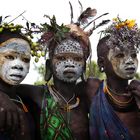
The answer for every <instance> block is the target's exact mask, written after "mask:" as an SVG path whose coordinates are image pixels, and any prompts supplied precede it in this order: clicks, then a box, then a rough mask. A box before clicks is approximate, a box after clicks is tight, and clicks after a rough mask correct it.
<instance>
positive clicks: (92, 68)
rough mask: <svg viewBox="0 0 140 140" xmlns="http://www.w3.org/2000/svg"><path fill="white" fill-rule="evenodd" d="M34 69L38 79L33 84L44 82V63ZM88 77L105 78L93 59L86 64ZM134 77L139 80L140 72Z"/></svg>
mask: <svg viewBox="0 0 140 140" xmlns="http://www.w3.org/2000/svg"><path fill="white" fill-rule="evenodd" d="M35 70H36V71H37V72H38V74H39V79H38V80H37V81H36V82H35V83H34V84H35V85H42V84H45V83H46V82H45V80H44V75H45V66H44V64H41V65H40V66H35ZM88 77H96V78H99V79H106V76H105V74H104V73H101V72H100V71H99V68H98V65H97V63H96V62H95V61H91V62H90V63H88V64H87V66H86V78H88ZM135 79H138V80H140V73H136V75H135ZM49 83H50V84H51V83H52V80H50V81H49Z"/></svg>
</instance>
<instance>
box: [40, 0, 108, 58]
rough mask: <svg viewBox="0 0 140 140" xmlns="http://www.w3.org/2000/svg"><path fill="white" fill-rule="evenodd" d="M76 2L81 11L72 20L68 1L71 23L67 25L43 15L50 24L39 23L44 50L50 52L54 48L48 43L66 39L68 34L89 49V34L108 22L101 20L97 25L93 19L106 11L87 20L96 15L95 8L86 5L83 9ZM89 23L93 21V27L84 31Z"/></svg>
mask: <svg viewBox="0 0 140 140" xmlns="http://www.w3.org/2000/svg"><path fill="white" fill-rule="evenodd" d="M78 2H79V4H80V6H81V13H80V16H79V17H78V19H77V22H75V23H74V22H73V7H72V5H71V3H70V2H69V4H70V9H71V23H70V24H69V25H64V24H61V25H58V24H57V22H56V18H55V16H53V17H52V18H50V16H48V15H45V17H46V18H48V19H49V20H50V24H48V23H44V24H41V27H40V31H41V32H42V36H41V39H40V40H39V42H40V44H41V46H42V48H43V49H44V50H45V51H49V52H50V51H51V49H52V48H54V46H53V45H50V42H56V43H60V42H61V41H62V40H63V39H66V38H67V37H68V36H69V35H72V36H74V37H75V38H77V39H80V40H82V41H83V42H84V43H85V45H86V47H87V48H88V49H87V50H89V51H90V41H89V36H90V35H91V34H92V32H93V31H94V30H95V29H96V28H98V27H100V26H102V25H104V24H106V23H108V21H109V20H103V21H102V22H101V23H99V24H98V25H95V20H97V19H99V18H100V17H102V16H104V15H107V14H108V13H105V14H102V15H101V16H99V17H97V18H95V19H93V20H92V21H90V22H89V19H91V18H92V17H95V16H96V14H97V10H96V9H91V8H90V7H88V8H87V9H86V10H84V11H83V7H82V4H81V3H80V1H78ZM91 23H93V27H92V28H91V29H89V30H88V31H84V29H85V28H87V27H88V26H89V25H90V24H91ZM44 46H46V47H44ZM85 53H87V54H86V58H87V57H88V56H89V52H85Z"/></svg>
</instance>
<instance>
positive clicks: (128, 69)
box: [125, 67, 136, 74]
mask: <svg viewBox="0 0 140 140" xmlns="http://www.w3.org/2000/svg"><path fill="white" fill-rule="evenodd" d="M125 70H126V72H127V73H129V74H133V73H135V70H136V69H135V68H134V67H131V68H126V69H125Z"/></svg>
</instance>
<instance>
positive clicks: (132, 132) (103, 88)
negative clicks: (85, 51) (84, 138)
mask: <svg viewBox="0 0 140 140" xmlns="http://www.w3.org/2000/svg"><path fill="white" fill-rule="evenodd" d="M105 33H106V36H105V37H103V38H102V39H101V40H99V43H98V45H97V55H98V65H99V69H100V71H101V72H105V74H106V81H105V83H104V82H103V81H102V82H100V84H99V89H98V92H97V93H96V94H95V93H94V96H93V99H92V105H91V109H90V134H91V135H90V137H91V139H95V140H97V139H100V140H105V139H106V140H139V139H140V114H139V106H138V102H137V101H138V100H137V97H138V96H137V94H136V93H140V88H139V86H140V82H136V81H133V80H132V79H133V78H134V76H135V74H136V71H137V68H138V59H137V52H138V50H139V46H140V30H139V29H138V27H137V24H136V23H135V21H134V20H125V21H121V19H120V18H117V19H115V21H113V23H112V24H111V25H110V26H109V27H108V28H107V29H106V30H105ZM128 80H132V82H131V83H130V84H129V83H128ZM93 83H94V82H93ZM132 83H133V84H132ZM136 85H137V86H136ZM91 92H92V91H91ZM139 95H140V94H139ZM139 97H140V96H139ZM139 102H140V100H139Z"/></svg>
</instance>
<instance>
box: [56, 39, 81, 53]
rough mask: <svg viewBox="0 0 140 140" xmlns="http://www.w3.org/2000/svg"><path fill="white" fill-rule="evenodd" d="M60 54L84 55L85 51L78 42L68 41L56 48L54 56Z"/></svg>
mask: <svg viewBox="0 0 140 140" xmlns="http://www.w3.org/2000/svg"><path fill="white" fill-rule="evenodd" d="M59 53H76V54H81V55H83V49H82V47H81V45H80V43H79V42H78V41H76V40H72V39H67V40H64V41H62V42H61V43H60V44H59V45H57V46H56V48H55V50H54V54H59Z"/></svg>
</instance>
